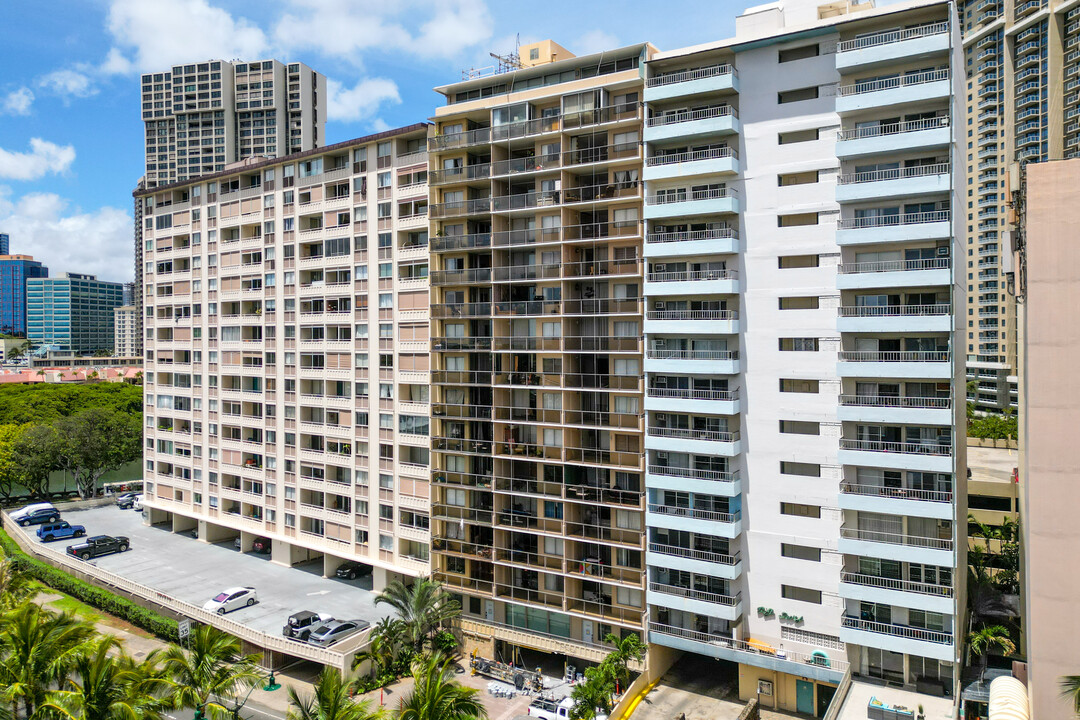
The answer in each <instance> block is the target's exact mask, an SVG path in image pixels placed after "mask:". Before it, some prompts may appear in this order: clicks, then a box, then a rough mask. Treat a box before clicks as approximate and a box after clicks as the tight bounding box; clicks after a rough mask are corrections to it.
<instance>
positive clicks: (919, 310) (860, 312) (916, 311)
mask: <svg viewBox="0 0 1080 720" xmlns="http://www.w3.org/2000/svg"><path fill="white" fill-rule="evenodd" d="M838 309H839V311H840V317H852V318H866V317H921V316H928V315H930V316H939V315H948V314H949V313H951V312H952V305H950V304H949V303H936V304H934V305H841V306H840V307H839V308H838Z"/></svg>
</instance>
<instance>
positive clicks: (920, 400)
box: [840, 395, 952, 410]
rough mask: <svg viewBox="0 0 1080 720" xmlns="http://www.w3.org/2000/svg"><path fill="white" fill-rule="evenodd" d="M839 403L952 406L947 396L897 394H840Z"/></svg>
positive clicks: (927, 406)
mask: <svg viewBox="0 0 1080 720" xmlns="http://www.w3.org/2000/svg"><path fill="white" fill-rule="evenodd" d="M840 404H841V405H847V406H850V407H887V408H921V409H931V410H948V409H949V408H951V407H952V398H948V397H912V396H904V397H901V396H898V395H841V396H840Z"/></svg>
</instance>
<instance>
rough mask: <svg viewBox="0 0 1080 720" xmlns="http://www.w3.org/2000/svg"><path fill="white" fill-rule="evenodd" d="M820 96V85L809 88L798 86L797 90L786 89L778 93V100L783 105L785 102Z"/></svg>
mask: <svg viewBox="0 0 1080 720" xmlns="http://www.w3.org/2000/svg"><path fill="white" fill-rule="evenodd" d="M817 96H818V86H817V85H814V86H813V87H807V88H797V89H795V90H785V91H783V92H779V93H777V94H776V101H777V102H778V103H780V104H781V105H784V104H785V103H793V102H800V101H802V100H813V99H814V98H816V97H817Z"/></svg>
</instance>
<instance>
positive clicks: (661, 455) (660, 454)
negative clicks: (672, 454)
mask: <svg viewBox="0 0 1080 720" xmlns="http://www.w3.org/2000/svg"><path fill="white" fill-rule="evenodd" d="M656 459H657V460H667V453H666V452H658V453H656Z"/></svg>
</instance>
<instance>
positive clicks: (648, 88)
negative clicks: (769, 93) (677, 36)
mask: <svg viewBox="0 0 1080 720" xmlns="http://www.w3.org/2000/svg"><path fill="white" fill-rule="evenodd" d="M725 90H734V91H736V92H738V90H739V79H738V75H737V74H736V73H735V68H734V67H733V66H732V65H729V64H726V63H718V64H715V65H705V66H702V67H696V68H688V69H686V70H676V71H673V72H662V73H658V74H656V75H653V76H652V77H649V78H645V102H656V101H657V100H666V99H668V98H676V97H682V96H685V95H697V94H699V93H707V92H709V93H715V92H719V91H725Z"/></svg>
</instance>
